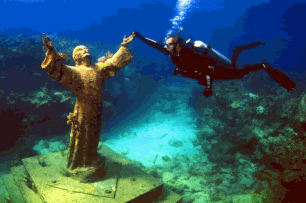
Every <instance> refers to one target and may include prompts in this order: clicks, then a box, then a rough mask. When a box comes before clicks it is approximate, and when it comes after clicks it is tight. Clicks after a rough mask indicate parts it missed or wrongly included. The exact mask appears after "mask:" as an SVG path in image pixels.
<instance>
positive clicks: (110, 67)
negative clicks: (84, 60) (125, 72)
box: [96, 46, 133, 80]
mask: <svg viewBox="0 0 306 203" xmlns="http://www.w3.org/2000/svg"><path fill="white" fill-rule="evenodd" d="M132 60H133V56H132V54H131V52H130V50H129V49H128V47H125V46H121V47H120V49H119V50H118V51H117V52H116V53H115V54H114V55H113V56H112V57H111V58H110V59H107V60H106V61H105V62H104V63H96V65H97V66H98V68H99V69H100V70H101V75H102V77H103V80H106V79H107V78H109V77H111V76H114V75H115V73H116V72H117V71H119V70H120V69H121V68H123V67H124V66H126V65H127V64H128V63H130V62H131V61H132Z"/></svg>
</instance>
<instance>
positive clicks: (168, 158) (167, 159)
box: [162, 155, 170, 162]
mask: <svg viewBox="0 0 306 203" xmlns="http://www.w3.org/2000/svg"><path fill="white" fill-rule="evenodd" d="M162 160H163V161H166V162H167V161H170V157H169V156H167V155H165V156H162Z"/></svg>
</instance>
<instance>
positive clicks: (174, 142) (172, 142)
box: [168, 139, 183, 147]
mask: <svg viewBox="0 0 306 203" xmlns="http://www.w3.org/2000/svg"><path fill="white" fill-rule="evenodd" d="M168 144H169V145H170V146H172V147H181V146H183V142H182V141H180V140H175V139H170V140H169V142H168Z"/></svg>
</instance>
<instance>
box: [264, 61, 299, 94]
mask: <svg viewBox="0 0 306 203" xmlns="http://www.w3.org/2000/svg"><path fill="white" fill-rule="evenodd" d="M263 66H264V67H265V68H264V70H265V71H266V72H267V73H268V74H269V75H270V77H271V78H272V79H273V80H274V81H275V82H277V83H278V84H280V85H281V86H282V87H283V88H285V89H287V90H288V91H293V90H294V89H295V83H294V82H293V81H292V80H291V79H290V78H289V77H288V76H287V75H286V74H285V73H283V72H281V71H280V70H278V69H276V68H273V67H272V66H271V65H270V64H268V63H263Z"/></svg>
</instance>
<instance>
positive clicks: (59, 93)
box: [54, 92, 63, 95]
mask: <svg viewBox="0 0 306 203" xmlns="http://www.w3.org/2000/svg"><path fill="white" fill-rule="evenodd" d="M54 95H63V93H61V92H54Z"/></svg>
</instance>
